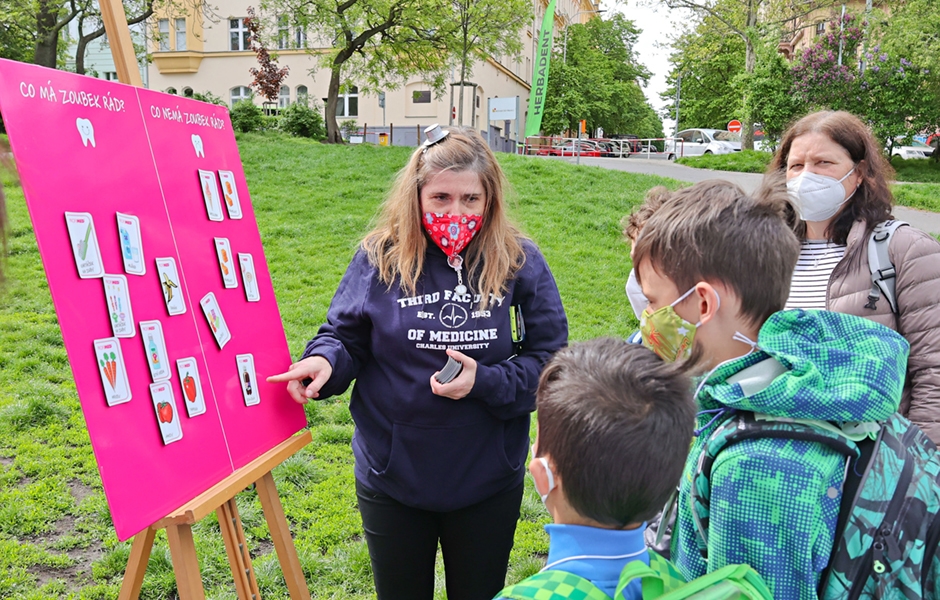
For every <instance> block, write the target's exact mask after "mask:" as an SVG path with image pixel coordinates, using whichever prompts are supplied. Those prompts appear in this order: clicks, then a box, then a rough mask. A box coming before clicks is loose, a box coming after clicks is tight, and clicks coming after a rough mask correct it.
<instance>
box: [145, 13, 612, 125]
mask: <svg viewBox="0 0 940 600" xmlns="http://www.w3.org/2000/svg"><path fill="white" fill-rule="evenodd" d="M252 4H253V3H252V2H251V0H216V2H214V5H215V6H214V13H215V16H213V17H209V16H207V15H205V14H203V13H202V12H199V11H190V13H192V14H184V15H174V14H169V13H162V14H158V15H156V16H155V17H154V20H153V21H152V23H151V27H150V31H151V32H153V33H152V39H151V52H152V57H153V62H152V64H151V65H150V67H149V81H150V87H151V88H152V89H157V90H161V91H165V92H170V93H174V94H180V95H184V96H188V95H191V94H192V93H193V92H207V91H208V92H211V93H213V94H215V95H216V96H219V97H221V98H224V99H225V100H226V101H227V102H229V103H235V102H237V101H239V100H241V99H243V98H248V97H250V95H251V90H250V88H249V83H250V82H251V81H252V77H251V75H250V74H249V72H248V70H249V69H250V68H252V67H257V66H258V61H257V59H256V57H255V54H254V52H252V51H251V48H250V47H249V44H248V31H247V29H246V27H245V17H246V16H247V9H248V6H250V5H252ZM254 4H257V3H256V2H255V3H254ZM547 4H548V1H547V0H533V3H532V17H531V19H529V22H528V24H527V25H525V26H523V28H522V30H521V31H520V32H519V35H520V38H521V40H522V42H523V43H522V50H521V51H520V52H519V53H518V54H516V55H514V56H494V57H489V58H488V59H486V60H484V61H480V62H477V63H476V64H474V65H473V68H472V72H471V73H470V75H469V76H468V81H469V82H472V83H471V84H468V85H467V86H466V88H465V89H464V105H463V111H462V114H463V124H464V125H471V126H474V127H476V128H477V129H484V128H485V127H486V116H485V115H484V114H483V113H484V112H485V110H486V99H487V98H493V97H499V98H506V97H514V96H519V97H520V107H521V112H522V113H523V115H522V119H521V120H520V123H519V130H520V131H522V130H524V127H525V121H524V118H525V116H524V113H525V107H526V104H527V101H528V96H529V89H530V83H531V81H532V65H533V57H534V55H535V42H536V38H537V34H538V28H539V27H541V23H542V18H543V16H544V14H545V10H546V7H547ZM599 12H601V11H600V3H599V0H557V4H556V9H555V33H554V35H555V39H556V40H558V39H560V36H563V35H564V33H565V28H566V27H567V26H568V25H570V24H573V23H584V22H586V21H587V20H588V19H590V18H593V17H595V16H597V15H598V13H599ZM272 21H274V22H275V23H276V27H277V31H276V32H274V31H272V32H271V33H270V34H268V40H266V44H267V45H268V48H269V50H270V51H272V52H276V53H277V55H278V65H279V66H287V67H290V74H289V75H288V77H287V79H286V80H285V81H284V83H283V85H282V86H281V91H280V95H279V97H278V101H277V104H278V105H279V106H280V107H285V106H287V105H289V104H290V103H292V102H296V101H297V99H298V98H300V97H301V96H305V95H306V96H308V97H310V98H314V99H316V100H317V101H319V103H320V105H321V107H322V106H323V105H325V102H324V101H323V99H324V98H325V97H326V95H327V86H328V84H329V80H330V73H329V71H328V70H326V69H322V68H320V66H319V64H318V61H317V55H318V54H320V53H322V52H326V50H327V48H329V46H328V42H324V41H322V40H317V39H316V38H315V36H314V35H313V34H312V32H308V31H305V30H304V29H303V28H301V27H298V26H297V25H295V24H294V23H292V22H291V18H290V16H289V15H278V16H276V18H275V19H272ZM458 70H459V68H456V67H455V68H454V69H452V72H451V77H450V82H449V83H451V84H453V83H454V82H457V81H459V73H458ZM451 90H452V91H453V94H451V93H450V92H451ZM342 91H343V93H342V95H341V96H340V101H339V104H338V106H337V110H336V115H337V118H338V119H339V120H340V121H344V120H347V119H352V120H355V121H356V122H357V124H358V126H359V127H360V128H361V127H362V126H363V125H368V126H370V127H371V126H385V125H389V124H393V125H394V126H395V127H396V128H398V127H409V126H410V127H414V126H416V125H429V124H432V123H435V122H439V123H451V122H453V123H455V124H456V119H455V118H454V116H455V115H459V114H460V113H461V111H460V109H459V107H458V106H457V103H458V98H459V97H460V94H459V92H460V90H459V86H458V85H451V86H449V88H448V89H447V90H446V91H445V93H444V96H443V97H441V98H437V97H435V93H434V90H433V89H432V88H431V86H430V85H429V84H428V83H427V82H425V81H420V80H412V81H408V82H407V83H406V84H405V85H402V86H400V87H398V88H397V89H394V90H393V89H389V90H386V91H385V92H383V93H382V94H381V96H380V95H379V94H371V95H366V94H363V93H360V91H359V89H358V87H357V85H356V82H355V81H345V82H342ZM451 96H452V97H451ZM380 100H381V101H380ZM255 101H256V102H257V103H259V104H260V103H261V102H262V99H261V98H255ZM382 104H384V106H381V105H382ZM493 124H494V125H496V126H499V127H503V126H504V125H503V123H502V122H494V123H493ZM507 125H508V124H507ZM513 129H515V126H513Z"/></svg>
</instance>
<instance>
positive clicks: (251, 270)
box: [238, 252, 261, 302]
mask: <svg viewBox="0 0 940 600" xmlns="http://www.w3.org/2000/svg"><path fill="white" fill-rule="evenodd" d="M238 266H240V267H241V270H242V283H243V284H244V285H245V298H246V299H247V300H248V301H249V302H260V301H261V292H260V291H259V290H258V275H257V274H256V273H255V260H254V258H252V256H251V254H248V253H247V252H239V253H238Z"/></svg>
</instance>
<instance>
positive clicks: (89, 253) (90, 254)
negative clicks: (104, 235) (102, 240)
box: [65, 212, 104, 279]
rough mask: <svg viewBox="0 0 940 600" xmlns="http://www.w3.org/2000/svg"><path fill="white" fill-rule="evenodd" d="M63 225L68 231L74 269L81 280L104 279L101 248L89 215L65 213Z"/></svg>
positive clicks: (93, 223)
mask: <svg viewBox="0 0 940 600" xmlns="http://www.w3.org/2000/svg"><path fill="white" fill-rule="evenodd" d="M65 224H66V226H67V227H68V230H69V242H70V244H69V245H70V246H71V247H72V255H73V256H74V257H75V267H76V268H77V269H78V276H79V277H81V278H82V279H95V278H98V277H104V263H103V262H102V261H101V247H100V246H98V236H97V234H96V233H95V221H94V219H92V217H91V214H90V213H84V212H67V213H65Z"/></svg>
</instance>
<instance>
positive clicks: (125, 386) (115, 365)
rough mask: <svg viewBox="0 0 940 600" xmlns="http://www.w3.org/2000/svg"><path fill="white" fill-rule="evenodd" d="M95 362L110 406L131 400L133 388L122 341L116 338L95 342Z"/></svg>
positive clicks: (105, 397)
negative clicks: (122, 349) (126, 366)
mask: <svg viewBox="0 0 940 600" xmlns="http://www.w3.org/2000/svg"><path fill="white" fill-rule="evenodd" d="M94 346H95V360H96V361H97V362H98V372H99V373H100V374H101V385H102V387H103V388H104V399H105V402H107V403H108V406H115V405H117V404H123V403H125V402H127V401H128V400H130V399H131V387H130V384H129V383H128V381H127V369H125V367H124V355H122V354H121V341H120V340H119V339H117V338H116V337H111V338H105V339H103V340H95V342H94Z"/></svg>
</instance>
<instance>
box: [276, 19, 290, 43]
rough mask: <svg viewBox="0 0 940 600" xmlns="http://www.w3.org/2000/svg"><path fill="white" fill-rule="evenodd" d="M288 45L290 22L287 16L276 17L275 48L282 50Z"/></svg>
mask: <svg viewBox="0 0 940 600" xmlns="http://www.w3.org/2000/svg"><path fill="white" fill-rule="evenodd" d="M289 44H290V21H289V19H288V17H287V15H278V17H277V48H278V50H284V49H285V48H287V47H288V45H289Z"/></svg>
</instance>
